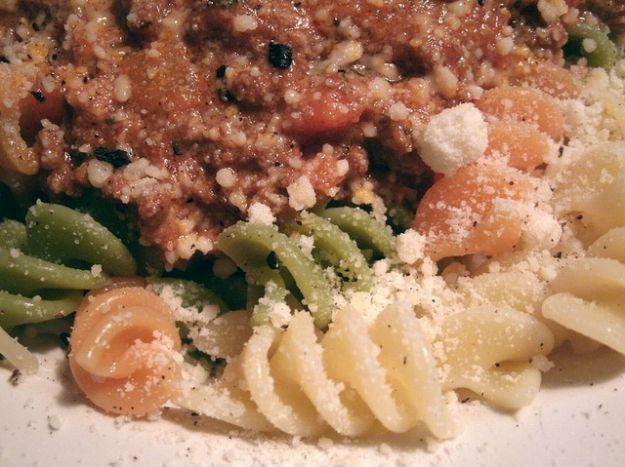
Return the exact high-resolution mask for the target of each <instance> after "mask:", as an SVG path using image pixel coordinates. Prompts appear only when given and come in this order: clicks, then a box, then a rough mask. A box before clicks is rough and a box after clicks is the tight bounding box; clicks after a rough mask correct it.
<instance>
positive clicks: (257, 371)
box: [177, 304, 453, 438]
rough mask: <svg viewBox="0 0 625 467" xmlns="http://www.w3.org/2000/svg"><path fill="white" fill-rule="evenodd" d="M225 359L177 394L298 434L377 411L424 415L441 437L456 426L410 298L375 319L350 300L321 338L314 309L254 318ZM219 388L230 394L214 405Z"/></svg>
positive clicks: (211, 409) (395, 422)
mask: <svg viewBox="0 0 625 467" xmlns="http://www.w3.org/2000/svg"><path fill="white" fill-rule="evenodd" d="M228 369H229V371H228V370H227V373H226V374H224V376H223V377H222V378H221V379H220V380H219V381H218V382H216V383H214V384H213V385H211V386H208V387H197V388H192V389H190V390H189V391H187V393H186V394H185V395H184V396H183V397H181V399H179V400H178V401H177V403H179V404H181V405H182V406H185V407H192V408H193V409H194V410H198V411H200V412H201V413H204V414H206V415H209V416H211V417H215V418H220V419H222V420H224V421H228V422H230V423H235V424H237V425H240V426H244V427H246V428H254V429H265V430H266V429H268V428H270V427H271V426H273V427H275V428H277V429H279V430H281V431H284V432H286V433H290V434H294V435H302V436H317V435H319V434H320V433H322V432H323V431H325V430H327V428H328V426H330V427H331V428H332V429H334V430H335V431H336V432H338V433H340V434H343V435H347V436H358V435H361V434H363V433H364V432H366V431H367V430H368V429H370V427H371V426H372V425H373V423H374V421H375V420H377V421H378V422H379V423H380V424H381V425H383V426H384V427H385V428H386V429H388V430H390V431H393V432H405V431H407V430H409V429H410V428H412V427H414V426H415V425H416V424H417V423H418V422H423V423H424V424H425V425H426V426H427V427H428V428H429V429H430V431H431V432H432V433H433V434H435V435H436V436H438V437H441V438H445V437H449V436H450V435H451V434H452V425H453V424H452V423H451V421H450V418H449V414H448V408H447V406H446V404H445V399H444V397H443V392H442V388H441V383H440V381H439V374H438V369H437V367H436V360H435V359H434V357H433V355H432V353H431V351H430V350H429V347H428V343H427V341H426V339H425V337H424V334H423V332H422V331H421V327H420V324H419V321H418V319H417V318H416V317H415V315H414V312H413V311H412V310H411V308H410V307H408V306H402V305H400V304H398V305H395V306H391V307H388V308H387V309H386V310H385V311H384V312H382V313H381V314H380V315H379V316H378V318H377V319H376V321H375V322H374V323H373V324H372V325H371V326H369V325H367V323H366V322H365V321H364V320H363V319H362V317H361V316H360V314H359V313H358V311H356V310H355V309H353V308H350V307H347V308H345V309H343V310H341V311H340V312H339V313H337V314H336V317H335V320H334V321H333V323H332V325H331V326H330V329H329V330H328V332H327V333H326V334H325V335H324V336H323V337H321V338H319V336H318V335H317V332H316V331H315V327H314V324H313V319H312V318H311V317H310V315H308V314H307V313H303V312H298V313H296V314H295V315H294V316H293V318H292V320H291V322H290V324H289V327H288V328H287V329H286V330H285V331H281V330H278V329H276V328H274V327H272V326H270V325H262V326H259V327H257V328H256V329H255V330H254V334H253V335H252V337H251V338H250V340H249V341H248V342H247V344H246V345H245V349H244V350H243V352H242V353H241V355H240V356H239V357H237V359H235V361H233V362H231V363H230V364H229V366H228ZM242 382H244V384H242ZM243 387H245V388H246V390H243V389H242V388H243ZM215 394H220V398H218V399H217V400H221V401H224V400H225V401H228V403H224V402H222V403H220V404H219V407H217V406H216V404H214V403H212V402H211V399H212V398H214V395H215ZM224 406H230V407H231V410H230V411H224V410H223V407H224ZM267 422H268V423H267Z"/></svg>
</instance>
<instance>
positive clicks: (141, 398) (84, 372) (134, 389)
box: [69, 287, 180, 416]
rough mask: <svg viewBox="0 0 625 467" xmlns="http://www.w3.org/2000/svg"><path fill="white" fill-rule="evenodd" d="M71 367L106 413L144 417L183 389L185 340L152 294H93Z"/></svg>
mask: <svg viewBox="0 0 625 467" xmlns="http://www.w3.org/2000/svg"><path fill="white" fill-rule="evenodd" d="M70 344H71V352H70V354H69V362H70V368H71V370H72V374H73V375H74V379H75V380H76V383H77V384H78V386H79V387H80V388H81V389H82V391H83V392H84V393H85V394H86V396H87V397H88V398H89V400H91V401H92V402H93V403H94V404H95V405H96V406H98V407H100V408H101V409H103V410H104V411H106V412H111V413H117V414H132V415H135V416H143V415H146V414H149V413H151V412H154V411H156V410H158V409H160V407H161V406H162V405H163V404H164V403H165V402H166V401H167V400H168V399H169V398H171V397H172V396H173V395H175V394H176V392H177V390H178V384H179V379H180V362H179V359H180V355H179V354H178V353H177V352H178V351H179V350H180V336H179V334H178V329H177V328H176V323H175V321H174V319H173V317H172V314H171V310H170V309H169V307H168V306H167V304H166V303H165V302H164V301H163V300H162V299H160V298H159V297H158V296H157V295H155V294H153V293H152V292H149V291H146V290H145V289H143V288H138V287H121V288H113V289H111V290H106V291H104V292H100V293H98V292H92V293H90V294H89V295H88V296H87V297H85V299H84V300H83V302H82V304H81V306H80V307H79V309H78V311H77V312H76V320H75V322H74V330H73V332H72V336H71V342H70Z"/></svg>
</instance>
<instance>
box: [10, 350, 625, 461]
mask: <svg viewBox="0 0 625 467" xmlns="http://www.w3.org/2000/svg"><path fill="white" fill-rule="evenodd" d="M38 356H39V358H40V361H41V363H42V368H41V370H40V372H39V373H38V374H37V375H35V376H29V377H25V378H23V379H22V381H21V382H20V383H19V384H18V385H16V386H14V385H12V384H11V383H10V382H9V376H10V374H11V371H10V370H9V369H8V368H7V367H1V366H0V465H23V464H38V465H78V464H83V465H94V464H95V465H146V464H148V465H171V464H195V465H199V464H202V465H206V464H209V463H213V464H221V465H223V464H227V463H228V464H229V463H233V464H237V465H242V464H245V465H249V464H252V463H254V464H261V463H262V464H284V463H289V464H293V463H297V464H316V465H320V464H327V463H328V462H330V463H333V464H353V463H359V464H367V465H372V464H397V463H401V464H417V463H418V464H436V465H440V464H471V465H479V464H506V465H510V464H514V465H527V464H543V465H546V464H557V465H571V464H576V465H591V464H594V465H606V464H613V465H617V464H620V465H623V464H625V359H624V358H622V357H620V356H619V355H617V354H615V353H614V352H611V351H608V350H606V349H603V350H600V351H598V352H596V353H594V354H590V355H586V356H582V357H575V358H570V357H568V356H562V355H558V356H557V357H556V358H555V359H554V361H555V363H556V366H555V367H554V368H553V369H552V370H551V372H550V373H549V374H547V375H546V376H545V378H544V386H543V390H542V391H541V393H540V395H539V398H538V399H537V400H536V401H535V402H534V403H533V404H532V405H531V406H529V407H526V408H524V409H523V410H521V411H520V412H519V413H517V414H516V415H510V414H502V413H497V412H496V411H494V410H492V409H490V408H487V407H484V406H483V405H481V404H479V403H477V402H469V403H466V404H463V405H462V406H461V409H462V410H461V414H460V416H461V425H462V429H463V431H462V432H461V434H460V435H459V436H458V437H457V438H455V439H453V440H451V441H447V442H432V441H431V440H427V439H423V438H421V437H420V435H419V434H416V433H412V434H411V435H408V436H402V437H396V436H395V437H393V436H388V435H385V436H383V437H382V438H378V439H375V440H364V441H349V440H341V439H338V438H335V439H332V440H329V439H323V440H321V441H315V442H308V441H305V440H298V439H291V438H284V437H277V438H275V437H274V438H266V437H262V438H261V437H258V436H250V435H245V434H243V436H241V434H240V433H239V432H237V431H236V430H233V429H232V428H230V427H228V426H225V425H223V424H219V423H217V422H214V421H211V420H206V419H202V418H201V417H193V416H191V415H190V414H188V413H186V412H185V413H183V412H180V411H177V410H175V409H170V410H166V411H165V412H164V414H163V416H162V417H161V418H160V419H158V420H156V421H151V422H148V421H139V422H137V421H133V422H128V421H126V420H124V419H121V418H113V417H109V416H106V415H103V414H102V413H100V412H98V411H97V410H95V409H93V408H91V407H90V406H89V405H88V403H86V402H85V401H84V399H83V398H82V397H81V396H80V394H78V392H77V390H76V389H75V387H74V385H73V383H72V382H71V378H70V377H69V375H68V369H67V363H66V360H65V359H64V356H63V354H62V352H61V351H60V350H59V349H52V350H48V351H40V352H39V353H38Z"/></svg>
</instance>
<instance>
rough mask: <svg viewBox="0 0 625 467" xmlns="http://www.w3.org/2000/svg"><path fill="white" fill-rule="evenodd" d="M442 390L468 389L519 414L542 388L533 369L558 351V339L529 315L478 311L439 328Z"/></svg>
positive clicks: (487, 309) (446, 321) (458, 315)
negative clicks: (533, 361) (538, 359)
mask: <svg viewBox="0 0 625 467" xmlns="http://www.w3.org/2000/svg"><path fill="white" fill-rule="evenodd" d="M440 329H441V330H440V336H441V338H440V339H441V340H440V343H441V345H442V348H443V352H442V354H443V357H442V359H441V365H442V368H443V373H444V377H443V381H444V382H443V388H444V389H446V390H447V389H457V388H466V389H470V390H471V391H473V392H475V393H476V394H479V395H480V396H482V397H484V398H485V399H487V400H489V401H491V402H493V403H494V404H495V405H497V406H499V407H502V408H506V409H519V408H521V407H523V406H525V405H527V404H529V403H530V402H531V401H532V400H533V399H534V397H536V395H537V394H538V390H539V388H540V381H541V376H540V371H539V370H537V369H536V368H533V367H532V366H531V364H530V363H528V362H529V361H530V360H531V359H532V358H533V357H536V356H537V355H547V354H549V352H551V350H552V349H553V345H554V338H553V334H552V333H551V331H550V330H549V328H548V327H547V326H545V325H544V324H543V323H541V322H540V321H538V320H537V319H535V318H534V317H532V316H531V315H529V314H527V313H522V312H519V311H516V310H514V309H512V308H507V307H501V308H495V309H493V308H491V307H479V308H472V309H469V310H466V311H462V312H460V313H456V314H452V315H450V316H448V317H446V318H445V319H444V320H443V322H442V323H441V324H440Z"/></svg>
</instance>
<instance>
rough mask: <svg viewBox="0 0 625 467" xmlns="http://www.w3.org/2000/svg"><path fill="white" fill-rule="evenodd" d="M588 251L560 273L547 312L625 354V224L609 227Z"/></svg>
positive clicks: (558, 321)
mask: <svg viewBox="0 0 625 467" xmlns="http://www.w3.org/2000/svg"><path fill="white" fill-rule="evenodd" d="M588 254H589V257H588V258H584V259H580V260H577V261H575V262H573V263H572V264H570V265H569V266H567V267H566V268H564V269H563V270H562V271H561V272H560V273H559V274H558V276H557V277H556V279H555V280H554V281H553V282H552V284H551V287H552V289H553V291H554V292H555V293H554V295H552V296H550V297H549V298H547V299H546V300H545V302H544V303H543V305H542V310H543V314H544V316H545V317H547V318H549V319H552V320H553V321H555V322H557V323H559V324H560V325H562V326H564V327H566V328H568V329H571V330H573V331H575V332H577V333H579V334H581V335H583V336H586V337H588V338H590V339H592V340H594V341H596V342H599V343H601V344H604V345H606V346H608V347H610V348H612V349H614V350H616V351H617V352H620V353H621V354H623V355H625V313H624V312H623V299H624V297H625V228H624V227H621V228H616V229H612V230H610V231H608V232H607V233H606V234H604V235H603V236H601V237H600V238H599V239H597V240H596V241H595V242H594V243H593V244H592V245H590V247H589V248H588Z"/></svg>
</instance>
